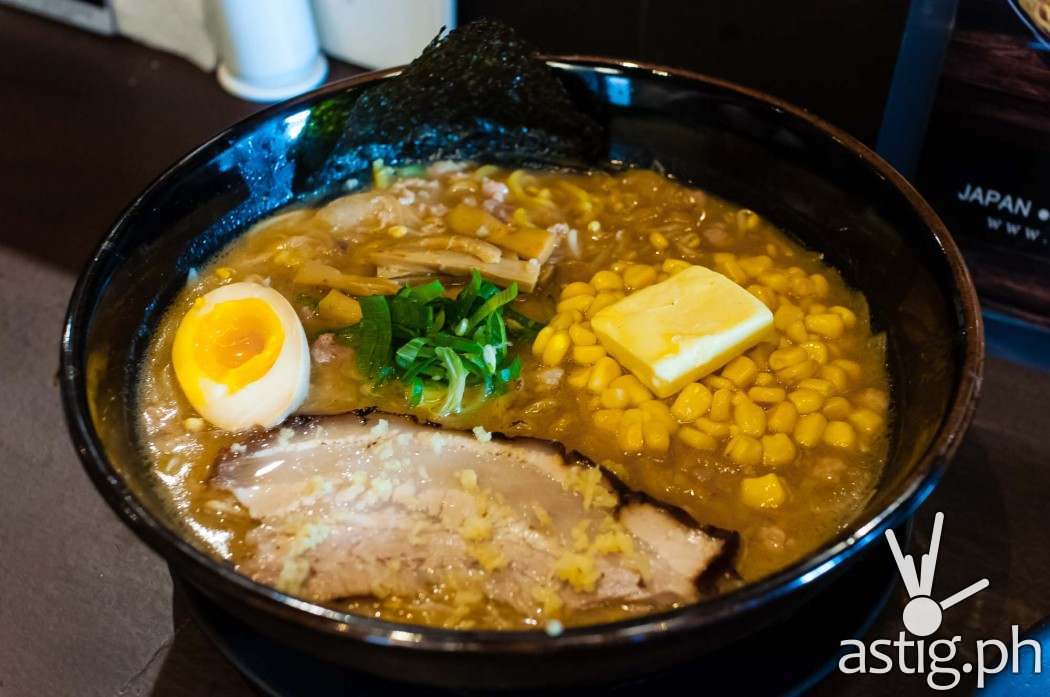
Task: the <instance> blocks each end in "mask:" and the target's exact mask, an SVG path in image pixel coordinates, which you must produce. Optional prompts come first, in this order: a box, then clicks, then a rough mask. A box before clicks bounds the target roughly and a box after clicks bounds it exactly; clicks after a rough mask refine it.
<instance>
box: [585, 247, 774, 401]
mask: <svg viewBox="0 0 1050 697" xmlns="http://www.w3.org/2000/svg"><path fill="white" fill-rule="evenodd" d="M772 327H773V313H771V312H770V311H769V308H767V307H766V306H765V305H763V304H762V302H761V301H759V300H758V299H757V298H755V297H754V296H753V295H751V293H749V292H747V291H746V290H745V289H744V288H742V287H740V286H738V285H737V284H736V283H734V282H733V281H731V280H729V279H728V278H726V277H725V276H723V275H722V274H720V273H717V272H715V271H711V270H710V269H707V268H704V267H703V266H690V267H689V268H688V269H685V270H683V271H680V272H679V273H677V274H675V275H674V276H671V277H670V278H668V279H667V280H666V281H662V282H660V283H657V284H656V285H652V286H649V287H648V288H643V289H642V290H640V291H638V292H636V293H632V294H631V295H628V296H627V297H626V298H624V299H622V300H620V301H618V302H616V303H614V304H612V305H610V306H608V307H606V308H604V309H602V310H601V311H599V312H598V313H597V314H596V315H595V316H594V317H593V318H592V319H591V328H592V329H593V331H594V333H595V334H597V336H598V339H599V341H601V344H602V346H604V347H605V350H606V351H608V352H609V354H610V355H611V356H612V357H613V358H615V359H616V360H617V361H619V362H620V364H621V365H622V366H623V367H625V368H627V369H628V370H630V371H631V372H632V373H634V375H635V376H636V377H637V378H638V379H639V380H641V381H642V383H643V384H644V385H645V386H646V387H648V388H649V389H650V390H652V391H653V393H655V394H656V395H657V396H658V397H669V396H671V395H673V394H674V393H675V392H678V391H679V390H680V389H682V388H683V387H685V386H686V385H688V384H689V383H690V382H693V381H695V380H697V379H699V378H702V377H704V376H705V375H707V374H708V373H711V372H712V371H714V370H717V369H718V368H721V367H722V366H723V365H725V364H726V363H728V362H729V361H730V360H732V359H733V358H735V357H736V356H738V355H740V354H741V353H743V352H744V351H746V350H748V349H749V348H751V347H752V346H754V345H755V344H758V343H760V342H761V341H762V340H763V339H765V338H767V337H768V336H769V335H770V333H771V332H772Z"/></svg>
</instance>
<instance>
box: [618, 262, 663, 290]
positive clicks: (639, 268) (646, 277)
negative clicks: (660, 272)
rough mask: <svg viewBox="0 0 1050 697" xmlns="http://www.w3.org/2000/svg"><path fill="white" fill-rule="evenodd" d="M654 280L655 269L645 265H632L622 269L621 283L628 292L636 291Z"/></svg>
mask: <svg viewBox="0 0 1050 697" xmlns="http://www.w3.org/2000/svg"><path fill="white" fill-rule="evenodd" d="M655 280H656V269H654V268H653V267H651V266H648V265H646V264H633V265H631V266H628V267H627V268H626V269H624V272H623V283H624V285H625V286H626V287H627V289H628V290H638V289H639V288H644V287H645V286H648V285H651V284H652V283H653V281H655Z"/></svg>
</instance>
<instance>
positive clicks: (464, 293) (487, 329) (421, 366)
mask: <svg viewBox="0 0 1050 697" xmlns="http://www.w3.org/2000/svg"><path fill="white" fill-rule="evenodd" d="M517 294H518V289H517V286H516V285H513V284H512V285H511V286H509V287H508V288H506V289H502V290H501V289H500V288H499V287H498V286H496V285H494V284H493V283H490V282H489V281H486V280H483V279H482V278H481V275H480V274H479V273H478V272H477V271H476V270H475V271H474V272H473V273H472V274H471V277H470V280H469V281H468V282H467V284H466V285H465V286H464V287H463V289H462V290H461V292H460V293H459V295H458V296H457V297H456V298H454V299H452V298H448V297H446V296H445V287H444V285H442V283H441V281H439V280H434V281H430V282H428V283H423V284H421V285H418V286H415V287H412V288H402V289H401V290H400V291H398V293H397V294H396V295H393V296H368V297H363V298H359V300H358V301H359V302H360V303H361V313H362V318H361V321H360V322H359V323H358V324H356V325H354V326H351V327H345V328H344V329H341V330H338V331H337V332H336V337H337V338H338V340H339V341H341V342H343V343H347V344H351V345H353V346H354V348H355V349H356V351H357V360H358V365H359V367H360V369H361V371H362V372H363V373H365V374H366V375H368V376H369V377H370V378H371V379H372V380H373V382H376V383H379V382H382V381H384V380H387V379H390V378H395V379H397V380H399V381H400V382H401V383H402V385H404V386H405V388H406V389H407V393H406V395H407V399H408V403H409V406H411V407H417V406H419V405H420V404H421V403H422V401H423V396H424V393H425V391H426V388H427V383H428V382H435V383H439V384H441V383H443V384H444V385H445V386H446V395H445V401H444V403H443V404H442V406H441V408H440V413H441V414H442V415H445V414H450V413H454V412H458V411H460V410H462V409H463V395H464V392H465V390H466V388H467V387H468V386H478V387H480V388H481V389H483V390H484V394H485V396H490V395H494V394H502V393H504V392H505V391H506V389H507V385H508V383H510V382H512V381H513V380H515V379H517V378H518V377H519V376H520V374H521V359H520V358H519V357H518V356H511V355H509V354H510V347H511V342H510V338H509V334H513V335H514V336H515V338H517V337H518V336H519V335H523V334H525V333H528V332H531V333H535V331H538V329H539V328H540V327H542V325H541V324H540V323H538V322H535V321H534V320H532V319H530V318H528V317H526V316H525V315H522V314H520V313H518V312H516V311H514V310H513V309H512V308H510V307H509V303H511V302H513V301H514V299H515V298H516V297H517ZM505 315H506V316H507V317H508V318H511V321H512V324H511V327H510V331H508V325H507V323H506V322H505V321H504V316H505ZM446 324H447V325H448V327H446ZM522 343H524V342H522Z"/></svg>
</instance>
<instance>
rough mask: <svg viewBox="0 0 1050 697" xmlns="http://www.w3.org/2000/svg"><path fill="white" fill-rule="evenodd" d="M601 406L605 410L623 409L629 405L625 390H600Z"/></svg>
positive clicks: (615, 388) (613, 388) (616, 388)
mask: <svg viewBox="0 0 1050 697" xmlns="http://www.w3.org/2000/svg"><path fill="white" fill-rule="evenodd" d="M599 397H600V398H601V405H602V407H604V408H606V409H624V408H626V407H627V405H628V404H630V399H628V398H627V390H624V389H622V388H619V387H606V388H605V389H604V390H602V393H601V395H599Z"/></svg>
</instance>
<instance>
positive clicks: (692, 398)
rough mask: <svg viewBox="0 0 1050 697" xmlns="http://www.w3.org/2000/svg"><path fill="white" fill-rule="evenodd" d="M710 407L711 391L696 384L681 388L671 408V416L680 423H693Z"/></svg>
mask: <svg viewBox="0 0 1050 697" xmlns="http://www.w3.org/2000/svg"><path fill="white" fill-rule="evenodd" d="M710 406H711V390H709V389H707V387H705V386H704V385H701V384H700V383H698V382H693V383H690V384H688V385H686V386H685V387H683V388H682V391H681V392H679V393H678V396H677V397H676V398H675V400H674V404H673V405H672V406H671V414H672V415H674V417H675V418H676V419H678V420H679V421H682V422H686V421H695V420H696V419H698V418H699V417H701V416H703V415H704V414H706V413H707V410H708V408H709V407H710Z"/></svg>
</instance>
